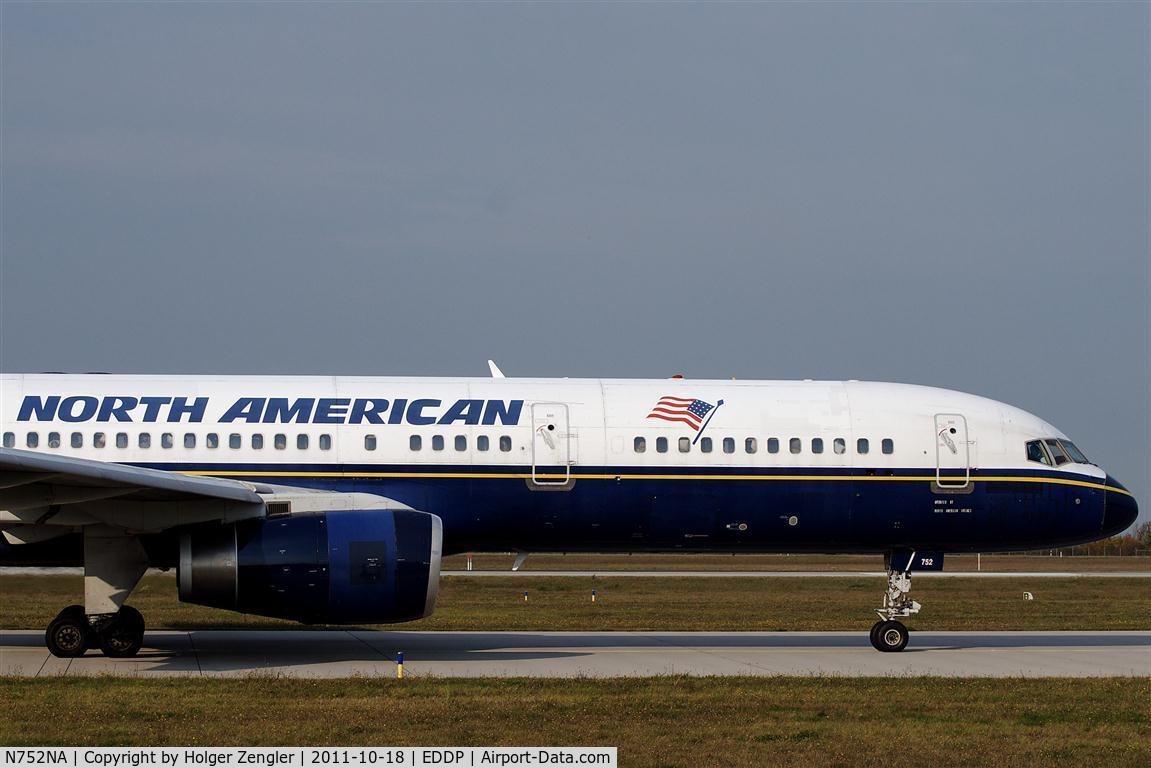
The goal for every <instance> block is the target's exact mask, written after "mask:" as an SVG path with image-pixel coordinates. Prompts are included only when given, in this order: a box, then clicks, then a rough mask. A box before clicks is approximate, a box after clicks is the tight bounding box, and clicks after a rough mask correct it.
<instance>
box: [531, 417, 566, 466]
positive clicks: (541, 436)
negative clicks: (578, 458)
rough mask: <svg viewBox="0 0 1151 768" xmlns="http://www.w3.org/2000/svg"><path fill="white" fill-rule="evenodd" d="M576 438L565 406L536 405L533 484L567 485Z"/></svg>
mask: <svg viewBox="0 0 1151 768" xmlns="http://www.w3.org/2000/svg"><path fill="white" fill-rule="evenodd" d="M571 443H572V435H571V433H570V431H569V424H568V407H567V405H565V404H564V403H532V483H534V484H535V485H567V484H568V482H569V481H570V480H571V458H572V445H571Z"/></svg>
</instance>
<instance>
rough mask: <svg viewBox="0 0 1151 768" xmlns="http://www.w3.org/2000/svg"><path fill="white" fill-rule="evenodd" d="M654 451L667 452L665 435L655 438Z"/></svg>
mask: <svg viewBox="0 0 1151 768" xmlns="http://www.w3.org/2000/svg"><path fill="white" fill-rule="evenodd" d="M655 452H656V453H667V438H666V437H657V438H656V439H655Z"/></svg>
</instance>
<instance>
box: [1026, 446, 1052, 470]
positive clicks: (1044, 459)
mask: <svg viewBox="0 0 1151 768" xmlns="http://www.w3.org/2000/svg"><path fill="white" fill-rule="evenodd" d="M1027 460H1028V461H1037V462H1039V463H1040V464H1046V465H1047V466H1051V457H1049V456H1048V455H1047V451H1045V450H1043V441H1042V440H1032V441H1031V442H1029V443H1028V444H1027Z"/></svg>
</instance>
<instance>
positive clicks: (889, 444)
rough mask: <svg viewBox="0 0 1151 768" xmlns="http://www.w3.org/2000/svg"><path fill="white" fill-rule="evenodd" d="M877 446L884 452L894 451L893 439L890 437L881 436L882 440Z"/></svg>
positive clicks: (890, 452)
mask: <svg viewBox="0 0 1151 768" xmlns="http://www.w3.org/2000/svg"><path fill="white" fill-rule="evenodd" d="M879 447H880V448H881V449H882V450H883V452H884V453H887V454H892V453H895V441H894V440H892V439H891V438H890V437H885V438H883V442H881V443H880V444H879Z"/></svg>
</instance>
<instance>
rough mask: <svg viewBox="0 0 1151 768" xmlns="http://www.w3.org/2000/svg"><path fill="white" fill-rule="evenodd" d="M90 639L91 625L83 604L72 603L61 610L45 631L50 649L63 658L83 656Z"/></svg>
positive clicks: (45, 639)
mask: <svg viewBox="0 0 1151 768" xmlns="http://www.w3.org/2000/svg"><path fill="white" fill-rule="evenodd" d="M90 639H91V627H90V626H89V625H88V617H87V616H86V615H85V614H84V606H82V605H70V606H68V607H67V608H65V609H64V610H62V611H60V613H58V614H57V615H56V618H54V619H52V623H51V624H49V625H48V629H47V631H46V632H45V633H44V644H45V645H47V646H48V651H49V652H50V653H51V654H52V655H53V656H58V657H59V658H62V659H74V658H76V657H78V656H83V655H84V652H85V651H87V650H88V644H89V642H90Z"/></svg>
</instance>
